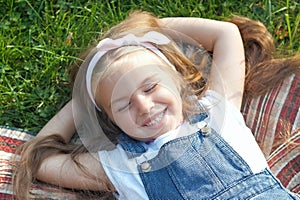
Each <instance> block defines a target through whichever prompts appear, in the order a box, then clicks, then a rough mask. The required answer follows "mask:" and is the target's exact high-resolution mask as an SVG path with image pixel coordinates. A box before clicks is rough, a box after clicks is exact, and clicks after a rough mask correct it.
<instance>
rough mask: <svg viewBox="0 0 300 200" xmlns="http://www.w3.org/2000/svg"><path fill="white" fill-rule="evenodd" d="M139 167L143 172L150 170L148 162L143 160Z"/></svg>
mask: <svg viewBox="0 0 300 200" xmlns="http://www.w3.org/2000/svg"><path fill="white" fill-rule="evenodd" d="M141 168H142V170H143V172H149V171H150V170H151V165H150V163H148V162H143V163H142V164H141Z"/></svg>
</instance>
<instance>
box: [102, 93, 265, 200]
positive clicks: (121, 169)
mask: <svg viewBox="0 0 300 200" xmlns="http://www.w3.org/2000/svg"><path fill="white" fill-rule="evenodd" d="M200 103H201V104H202V105H203V106H204V107H205V108H206V109H207V112H208V115H209V117H208V118H207V119H206V120H204V121H202V122H199V123H196V124H194V125H190V124H188V123H184V124H183V125H181V126H180V127H179V128H177V129H176V130H172V131H170V132H168V133H166V134H164V135H162V136H160V137H158V138H156V139H155V140H154V142H152V143H150V144H149V145H146V144H144V146H145V147H146V149H147V151H146V152H145V153H144V154H143V155H142V156H140V157H137V158H134V159H130V160H128V159H127V155H126V152H125V151H124V150H123V149H122V147H121V146H120V145H117V147H116V149H114V150H112V151H99V157H100V161H101V164H102V165H103V168H104V170H105V172H106V174H107V176H108V177H109V179H110V181H111V182H112V184H113V185H114V186H115V188H116V190H117V191H118V196H117V198H118V199H133V200H134V199H148V197H147V194H146V191H145V189H144V186H143V183H142V180H141V178H140V176H139V173H138V171H137V165H138V164H141V163H143V162H144V161H146V160H149V159H151V158H153V157H155V156H156V155H157V154H158V150H159V149H160V147H161V146H162V145H163V144H165V143H166V142H168V141H170V140H173V139H175V138H177V137H181V136H184V135H189V134H193V133H195V132H196V131H197V130H199V129H200V128H202V127H204V126H205V125H206V124H208V125H209V126H210V127H212V128H213V129H215V130H216V131H217V132H218V133H219V134H220V135H221V136H222V137H223V138H224V140H225V141H226V142H227V143H228V144H229V145H230V146H231V147H232V148H233V149H234V150H235V151H236V152H237V153H238V154H239V155H240V156H241V157H242V158H243V159H244V160H245V162H246V163H247V164H248V165H249V167H250V169H251V170H252V172H253V173H259V172H261V171H262V170H264V169H265V168H267V167H268V165H267V162H266V160H265V158H264V155H263V153H262V152H261V150H260V148H259V146H258V145H257V143H256V141H255V139H254V137H253V135H252V133H251V131H250V129H249V128H248V127H247V126H246V124H245V121H244V118H243V116H242V114H241V113H240V111H239V110H238V109H237V108H236V107H235V106H234V105H232V104H231V103H229V102H228V101H225V99H224V98H223V97H222V96H221V95H219V94H217V93H216V92H214V91H211V90H209V91H207V92H206V94H205V96H204V97H202V98H201V100H200ZM212 116H213V117H212Z"/></svg>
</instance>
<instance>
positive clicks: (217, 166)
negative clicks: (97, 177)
mask: <svg viewBox="0 0 300 200" xmlns="http://www.w3.org/2000/svg"><path fill="white" fill-rule="evenodd" d="M204 117H205V116H200V117H198V118H197V119H198V120H203V118H204ZM119 143H120V144H121V145H122V147H123V148H124V150H126V151H127V155H128V157H129V158H134V157H136V156H139V155H141V154H142V153H143V151H144V148H143V146H142V145H140V144H139V142H137V141H135V140H133V139H131V138H129V137H128V136H126V135H125V134H123V135H122V137H120V138H119ZM165 163H167V164H165ZM138 171H139V175H140V177H141V179H142V182H143V184H144V187H145V190H146V193H147V195H148V197H149V199H151V200H160V199H163V200H165V199H170V200H179V199H196V200H200V199H216V200H217V199H219V200H224V199H242V200H244V199H255V200H258V199H266V200H270V199H280V200H285V199H298V198H297V197H296V195H294V194H292V193H290V192H289V191H287V190H286V189H285V188H283V186H282V185H281V184H280V182H279V181H278V180H277V179H276V178H275V177H274V176H273V175H272V174H271V173H270V172H269V170H268V169H266V170H264V171H262V172H261V173H258V174H253V173H252V171H251V169H250V168H249V166H248V165H247V163H245V161H244V160H243V159H242V158H241V157H240V156H239V155H238V154H237V153H236V152H235V151H234V150H233V149H232V147H231V146H229V144H228V143H227V142H226V141H224V139H223V138H222V137H221V136H219V134H217V133H216V132H215V131H214V130H213V129H211V128H209V127H207V126H206V127H204V128H202V129H200V130H199V131H197V132H196V133H194V134H191V135H188V136H184V137H179V138H176V139H174V140H172V141H170V142H168V143H166V144H164V145H163V146H162V147H161V150H160V151H159V154H158V155H157V156H156V157H155V158H153V159H150V160H147V161H146V162H144V163H141V164H140V165H138Z"/></svg>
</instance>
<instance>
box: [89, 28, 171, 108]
mask: <svg viewBox="0 0 300 200" xmlns="http://www.w3.org/2000/svg"><path fill="white" fill-rule="evenodd" d="M169 42H170V40H169V39H168V38H167V37H166V36H165V35H163V34H161V33H158V32H156V31H150V32H148V33H146V34H145V35H144V36H142V37H136V36H135V35H133V34H128V35H126V36H124V37H122V38H118V39H116V40H113V39H110V38H105V39H103V40H101V41H100V42H99V43H98V45H97V50H98V52H97V53H96V54H95V55H94V57H93V58H92V60H91V62H90V63H89V66H88V68H87V72H86V87H87V92H88V95H89V97H90V99H91V101H92V102H93V104H94V105H95V106H96V108H97V109H98V110H99V111H101V109H100V108H99V107H98V106H97V104H96V102H95V99H94V96H93V93H92V86H91V81H92V73H93V70H94V68H95V66H96V64H97V62H98V61H99V60H100V58H101V57H102V56H103V55H104V54H106V53H107V52H108V51H110V50H113V49H118V48H120V47H123V46H131V45H132V46H143V47H145V48H147V49H149V50H151V51H152V52H153V53H155V54H156V55H157V56H159V57H160V58H161V59H163V60H164V61H165V62H166V63H167V64H168V65H170V66H171V67H172V68H173V69H174V70H176V69H175V67H174V65H172V64H171V63H170V61H169V60H168V59H167V58H166V56H165V55H164V54H163V53H162V52H161V51H160V50H158V49H157V48H156V47H154V46H153V45H152V44H151V43H154V44H158V45H163V44H168V43H169Z"/></svg>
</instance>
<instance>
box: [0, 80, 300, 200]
mask: <svg viewBox="0 0 300 200" xmlns="http://www.w3.org/2000/svg"><path fill="white" fill-rule="evenodd" d="M299 107H300V78H299V77H297V76H291V77H289V78H287V79H285V80H284V81H282V83H280V84H278V85H277V86H275V87H274V89H272V90H271V91H270V92H269V93H268V94H266V95H264V96H261V97H258V98H255V99H247V98H246V99H244V101H243V106H242V110H241V111H242V113H243V115H244V117H245V120H246V123H247V125H248V126H249V127H250V128H251V129H252V131H253V134H254V136H255V138H256V140H257V142H258V144H259V145H260V147H261V149H262V150H263V152H264V154H265V157H266V159H267V161H268V163H269V166H270V169H271V171H272V172H273V173H274V174H275V175H276V176H277V177H278V178H279V179H280V181H281V182H282V184H283V185H284V186H285V187H287V188H288V189H289V190H291V191H293V192H295V193H300V110H299ZM32 137H34V135H33V134H30V133H28V132H25V131H23V130H19V129H13V128H11V127H0V200H12V199H14V198H13V195H12V185H11V181H12V179H11V177H12V170H11V165H10V161H11V160H12V157H13V156H14V151H15V148H16V147H17V146H19V145H21V144H22V143H23V142H25V141H27V140H30V139H31V138H32ZM30 193H31V195H32V197H33V198H34V199H40V200H46V199H48V200H54V199H55V200H56V199H57V200H61V199H112V198H111V196H107V194H102V193H98V194H95V195H93V196H89V198H88V197H87V196H84V195H82V193H81V192H80V191H72V190H67V189H62V188H58V187H55V186H53V185H48V184H45V183H42V182H35V183H33V184H32V187H31V192H30Z"/></svg>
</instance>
